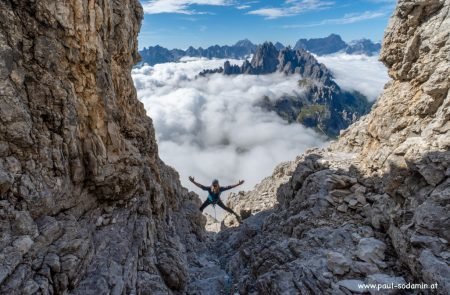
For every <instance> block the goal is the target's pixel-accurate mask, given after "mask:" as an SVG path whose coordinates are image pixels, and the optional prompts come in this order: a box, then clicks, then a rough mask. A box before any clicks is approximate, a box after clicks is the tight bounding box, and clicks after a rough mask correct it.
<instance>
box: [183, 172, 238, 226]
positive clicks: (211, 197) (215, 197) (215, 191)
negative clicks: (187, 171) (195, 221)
mask: <svg viewBox="0 0 450 295" xmlns="http://www.w3.org/2000/svg"><path fill="white" fill-rule="evenodd" d="M189 180H190V181H191V182H192V183H193V184H195V185H196V186H198V187H199V188H201V189H202V190H204V191H208V198H206V200H205V202H203V204H202V205H201V206H200V211H201V212H203V209H205V208H206V206H208V205H211V204H213V205H216V204H217V205H219V207H220V208H222V209H223V210H225V211H227V212H229V213H231V214H233V215H234V216H236V219H237V220H238V222H239V223H242V220H241V217H240V216H239V215H237V214H236V212H234V211H233V210H232V209H231V208H228V207H227V206H225V204H224V203H223V202H222V200H221V199H220V194H221V193H222V192H224V191H226V190H229V189H232V188H235V187H237V186H239V185H241V184H243V183H244V181H243V180H239V182H238V183H237V184H234V185H229V186H220V185H219V181H218V180H217V179H214V180H213V182H212V184H211V186H206V185H202V184H200V183H198V182H196V181H195V179H194V177H192V176H189Z"/></svg>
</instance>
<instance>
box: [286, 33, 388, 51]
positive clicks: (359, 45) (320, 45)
mask: <svg viewBox="0 0 450 295" xmlns="http://www.w3.org/2000/svg"><path fill="white" fill-rule="evenodd" d="M300 48H302V49H305V50H308V51H309V52H311V53H315V54H317V55H326V54H332V53H336V52H345V53H348V54H365V55H368V56H371V55H374V54H378V53H379V51H380V49H381V44H380V43H373V42H372V41H371V40H369V39H361V40H354V41H351V42H350V43H349V44H347V43H346V42H344V41H343V40H342V38H341V36H339V35H337V34H330V35H329V36H328V37H324V38H311V39H300V40H298V41H297V43H296V44H295V46H294V49H300Z"/></svg>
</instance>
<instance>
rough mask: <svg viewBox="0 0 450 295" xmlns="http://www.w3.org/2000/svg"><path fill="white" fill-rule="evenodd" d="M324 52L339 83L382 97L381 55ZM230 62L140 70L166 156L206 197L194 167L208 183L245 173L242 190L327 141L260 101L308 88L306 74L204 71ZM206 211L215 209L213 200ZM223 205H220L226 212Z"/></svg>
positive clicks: (141, 89) (187, 62) (140, 87)
mask: <svg viewBox="0 0 450 295" xmlns="http://www.w3.org/2000/svg"><path fill="white" fill-rule="evenodd" d="M319 60H320V61H321V62H324V63H325V64H326V65H327V66H328V67H330V68H331V69H332V70H333V71H334V72H335V75H336V78H337V81H338V83H343V85H345V86H348V87H350V88H356V89H357V90H360V91H361V92H363V93H365V94H367V95H369V94H370V95H371V97H376V95H377V94H378V93H379V92H380V91H381V89H382V87H383V86H382V84H384V82H385V80H386V79H385V78H383V77H384V76H383V75H380V74H379V73H378V72H379V71H381V72H384V73H385V71H386V70H385V69H384V68H382V67H380V65H379V64H378V62H377V61H376V59H375V58H363V57H361V56H345V55H342V56H340V55H336V56H327V57H319ZM223 62H224V60H207V59H198V58H184V59H183V60H182V62H179V63H165V64H157V65H155V66H153V67H151V66H144V67H142V68H140V69H134V70H133V72H132V75H133V79H134V82H135V85H136V88H137V91H138V97H139V99H140V100H141V101H142V102H143V103H144V105H145V108H146V110H147V113H148V115H149V116H150V117H151V118H152V119H153V122H154V125H155V130H156V135H157V140H158V145H159V152H160V156H161V158H162V159H163V160H164V161H165V162H166V163H167V164H169V165H171V166H172V167H174V168H175V169H176V170H177V171H178V172H179V173H180V177H181V182H182V184H183V185H184V186H186V187H188V188H189V189H190V190H193V191H195V192H197V193H198V194H199V195H200V197H201V198H202V199H203V200H204V199H205V198H206V194H205V192H202V191H201V190H199V189H198V188H196V187H195V186H193V185H192V184H191V183H190V182H189V181H188V176H189V175H192V176H194V177H195V178H196V180H197V181H198V182H200V183H202V184H205V185H209V184H210V182H211V181H212V180H213V179H214V178H217V179H219V180H220V183H221V184H222V185H229V184H234V183H236V182H237V181H238V180H239V179H244V180H245V181H246V182H245V184H244V185H243V186H241V187H239V188H236V189H234V191H235V192H236V191H238V190H248V189H251V188H253V186H254V185H255V184H257V183H258V182H259V181H261V180H262V179H263V178H264V177H267V176H269V175H270V174H271V173H272V171H273V169H274V168H275V166H276V165H277V164H279V163H280V162H282V161H286V160H292V159H294V158H295V157H296V156H297V155H299V154H301V153H302V152H304V151H305V150H306V149H307V148H310V147H313V146H321V145H323V144H324V143H325V141H324V140H325V139H324V138H323V137H322V136H321V135H319V134H317V133H316V132H314V131H313V130H311V129H307V128H305V127H303V126H301V125H299V124H291V125H288V124H286V122H285V121H283V120H282V119H281V118H280V117H279V116H278V115H276V114H275V113H271V112H266V111H264V110H262V109H261V108H259V107H256V106H255V103H257V102H258V101H259V99H260V98H261V97H263V96H268V97H269V98H270V99H276V98H278V97H280V96H282V95H283V94H291V95H297V94H299V93H301V89H299V88H298V86H297V81H298V79H299V76H287V77H286V76H284V75H282V74H271V75H262V76H252V75H237V76H224V75H221V74H214V75H210V76H208V77H198V78H196V76H197V74H198V73H199V72H201V71H202V70H203V69H211V68H217V67H219V66H222V65H223ZM231 63H232V64H241V63H242V61H238V60H231ZM349 69H351V70H349ZM379 76H382V77H379ZM376 77H379V81H378V80H377V78H376ZM381 80H383V81H381ZM227 195H228V192H227V193H224V195H223V196H222V199H223V200H225V199H226V196H227ZM206 212H209V213H210V214H213V210H212V208H209V209H208V210H206ZM222 213H223V212H222V210H221V209H220V210H218V211H217V214H218V216H219V217H220V216H222Z"/></svg>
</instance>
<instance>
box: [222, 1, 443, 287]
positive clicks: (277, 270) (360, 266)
mask: <svg viewBox="0 0 450 295" xmlns="http://www.w3.org/2000/svg"><path fill="white" fill-rule="evenodd" d="M449 13H450V1H449V0H445V1H444V0H441V1H439V0H436V1H420V0H416V1H411V0H408V1H407V0H403V1H402V0H401V1H399V3H398V6H397V8H396V10H395V12H394V15H393V17H392V19H391V21H390V24H389V26H388V29H387V31H386V33H385V39H384V43H383V50H382V54H381V58H382V60H383V62H384V63H385V64H386V65H387V66H388V67H389V74H390V76H391V78H392V79H393V80H392V81H391V82H389V83H388V84H387V85H386V87H385V91H384V93H383V95H382V97H381V98H380V99H379V101H378V102H377V104H376V106H375V107H374V109H373V110H372V112H371V113H370V114H369V115H367V116H366V117H364V118H363V119H361V120H360V121H358V122H357V123H355V124H354V125H352V126H351V127H350V128H349V129H348V130H347V131H345V132H344V133H343V134H342V135H341V138H340V139H339V140H338V141H337V142H336V143H334V144H332V145H331V147H329V148H328V149H327V150H316V151H310V152H308V153H306V154H305V155H304V156H303V157H302V158H301V159H300V160H298V159H297V160H296V161H297V162H298V165H296V168H295V170H294V171H293V172H292V170H291V169H289V170H288V171H287V173H286V174H285V175H284V176H283V175H279V174H274V175H273V176H271V178H268V179H266V180H264V182H263V183H262V184H261V185H260V187H257V188H256V190H254V191H252V192H250V193H242V194H239V195H235V196H234V197H233V198H232V200H231V202H230V205H232V207H233V208H234V209H236V210H237V211H238V213H239V210H243V211H245V209H248V207H250V206H247V203H249V204H251V205H253V204H258V202H256V201H254V200H255V197H254V196H258V197H260V198H261V196H262V195H263V194H264V193H265V192H266V188H267V187H270V188H271V190H272V191H273V190H276V191H277V193H276V194H266V196H267V197H268V198H269V199H264V201H265V202H266V203H274V204H277V205H276V206H275V207H274V208H273V209H270V210H265V211H262V212H259V213H257V214H255V215H252V216H250V217H248V218H247V219H246V220H245V221H244V224H243V225H241V226H239V227H238V228H237V229H225V230H223V231H222V232H221V233H220V235H219V236H218V237H217V240H216V241H217V242H216V244H215V246H216V247H217V249H219V250H218V251H219V255H222V257H223V261H228V263H227V265H226V267H227V268H226V269H227V271H228V273H229V274H231V277H232V278H233V282H234V284H233V286H234V288H235V290H239V292H241V293H246V294H260V293H277V294H282V293H285V294H295V293H300V294H308V293H313V294H350V293H358V292H359V293H361V292H370V293H371V294H378V293H377V292H376V290H368V289H364V288H359V287H358V284H360V283H362V282H366V283H371V282H379V283H381V282H396V283H403V282H410V283H418V282H423V283H427V284H428V285H429V286H431V285H432V284H435V283H437V286H438V287H437V288H436V289H434V290H431V289H427V290H423V292H424V293H426V294H434V293H437V294H448V293H449V292H450V266H449V264H450V262H449V257H450V247H449V242H450V231H449V228H450V223H449V220H450V211H449V209H450V207H449V206H450V193H449V192H450V172H449V171H450V168H449V166H450V151H449V150H450V140H449V139H450V132H449V130H450V120H449V119H450V94H449V89H450V80H449V77H450V60H449V52H450V39H449V38H448V37H449V35H450V14H449ZM290 174H292V175H291V176H290ZM286 177H288V178H289V180H288V181H287V182H285V180H283V179H285V178H286ZM279 183H284V184H282V185H279ZM257 211H260V210H255V212H257ZM252 213H254V212H252ZM247 215H249V214H247ZM227 220H228V219H225V222H224V225H223V226H224V227H225V226H226V225H229V226H232V225H233V224H231V222H229V221H227ZM227 222H228V223H227ZM384 291H385V292H388V291H389V290H384ZM383 294H385V293H383Z"/></svg>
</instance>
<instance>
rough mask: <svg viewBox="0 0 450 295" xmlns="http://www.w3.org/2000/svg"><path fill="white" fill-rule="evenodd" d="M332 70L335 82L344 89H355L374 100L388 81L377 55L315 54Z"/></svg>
mask: <svg viewBox="0 0 450 295" xmlns="http://www.w3.org/2000/svg"><path fill="white" fill-rule="evenodd" d="M315 57H316V58H317V60H318V61H319V62H321V63H323V64H325V65H326V66H327V68H328V69H330V70H331V71H332V72H333V75H334V78H335V81H336V83H337V84H338V85H339V86H340V87H341V88H343V89H346V90H357V91H359V92H361V93H362V94H364V95H365V96H367V98H368V99H369V100H370V101H375V100H376V99H377V98H378V96H379V95H380V94H381V93H382V92H383V88H384V84H386V82H387V81H389V76H388V74H387V68H386V67H385V66H384V64H383V63H382V62H380V61H379V60H378V56H366V55H350V54H345V53H337V54H331V55H324V56H315Z"/></svg>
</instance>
